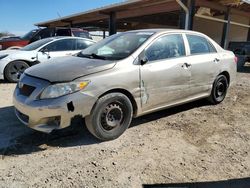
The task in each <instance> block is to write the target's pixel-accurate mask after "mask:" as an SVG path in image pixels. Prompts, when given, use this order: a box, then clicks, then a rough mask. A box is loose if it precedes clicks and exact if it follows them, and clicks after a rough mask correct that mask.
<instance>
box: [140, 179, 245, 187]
mask: <svg viewBox="0 0 250 188" xmlns="http://www.w3.org/2000/svg"><path fill="white" fill-rule="evenodd" d="M143 187H144V188H249V187H250V178H241V179H229V180H224V181H214V182H194V183H171V184H157V185H143Z"/></svg>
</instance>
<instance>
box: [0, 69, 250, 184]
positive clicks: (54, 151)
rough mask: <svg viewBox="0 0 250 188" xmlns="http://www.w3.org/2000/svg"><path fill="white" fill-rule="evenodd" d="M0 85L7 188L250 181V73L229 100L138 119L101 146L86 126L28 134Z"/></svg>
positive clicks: (0, 150)
mask: <svg viewBox="0 0 250 188" xmlns="http://www.w3.org/2000/svg"><path fill="white" fill-rule="evenodd" d="M14 87H15V85H14V84H7V83H3V82H2V83H0V96H1V97H0V157H1V158H0V187H13V188H16V187H142V185H146V184H163V183H178V182H199V181H219V180H228V179H230V180H234V179H238V178H249V177H250V73H238V74H237V83H236V85H235V86H233V87H232V88H230V91H229V94H228V96H227V97H226V99H225V101H224V102H223V103H222V104H220V105H217V106H212V105H209V104H208V103H207V102H205V101H204V100H202V101H197V102H193V103H190V104H186V105H183V106H180V107H176V108H171V109H168V110H163V111H160V112H157V113H153V114H150V115H146V116H143V117H140V118H137V119H135V120H134V121H133V122H132V126H131V127H130V128H129V129H128V130H127V131H126V132H125V134H123V135H122V136H121V137H120V138H118V139H116V140H114V141H109V142H100V141H98V140H96V139H95V138H94V137H93V136H91V135H90V134H89V133H88V131H87V129H86V128H85V127H84V126H82V125H81V124H80V123H81V122H75V123H73V126H72V127H70V128H68V129H67V130H62V131H59V132H56V133H53V134H50V135H47V134H43V133H39V132H36V131H33V130H30V129H28V128H26V127H25V126H24V125H22V124H21V123H19V121H18V120H17V119H16V117H15V115H14V112H13V106H12V100H11V97H12V92H13V89H14Z"/></svg>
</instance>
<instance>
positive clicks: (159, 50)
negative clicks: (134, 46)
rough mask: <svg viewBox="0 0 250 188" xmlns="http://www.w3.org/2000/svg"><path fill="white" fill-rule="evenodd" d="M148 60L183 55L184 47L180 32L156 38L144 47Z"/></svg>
mask: <svg viewBox="0 0 250 188" xmlns="http://www.w3.org/2000/svg"><path fill="white" fill-rule="evenodd" d="M145 55H146V57H147V59H148V60H149V61H156V60H161V59H168V58H176V57H181V56H185V47H184V42H183V39H182V35H180V34H172V35H166V36H163V37H160V38H158V39H157V40H156V41H154V42H153V44H151V46H149V48H147V49H146V51H145Z"/></svg>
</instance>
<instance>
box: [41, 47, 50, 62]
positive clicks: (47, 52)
mask: <svg viewBox="0 0 250 188" xmlns="http://www.w3.org/2000/svg"><path fill="white" fill-rule="evenodd" d="M40 52H42V53H43V54H46V55H47V57H48V59H49V58H50V55H49V50H48V49H47V48H42V49H41V50H40Z"/></svg>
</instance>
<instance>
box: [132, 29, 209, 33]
mask: <svg viewBox="0 0 250 188" xmlns="http://www.w3.org/2000/svg"><path fill="white" fill-rule="evenodd" d="M128 32H153V33H175V32H176V33H190V34H202V33H200V32H196V31H191V30H184V29H164V28H157V29H140V30H132V31H128ZM202 35H204V34H202Z"/></svg>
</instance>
